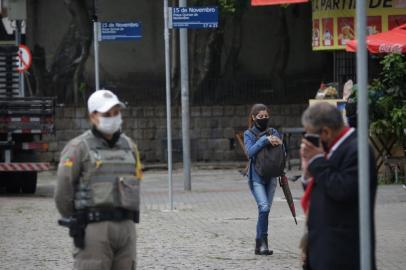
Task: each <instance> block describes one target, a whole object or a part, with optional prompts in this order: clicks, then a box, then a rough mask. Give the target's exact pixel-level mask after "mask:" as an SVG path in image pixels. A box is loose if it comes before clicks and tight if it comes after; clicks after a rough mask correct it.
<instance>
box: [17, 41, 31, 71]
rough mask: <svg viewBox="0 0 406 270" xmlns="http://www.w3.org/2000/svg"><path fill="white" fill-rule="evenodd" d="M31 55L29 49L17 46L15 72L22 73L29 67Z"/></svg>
mask: <svg viewBox="0 0 406 270" xmlns="http://www.w3.org/2000/svg"><path fill="white" fill-rule="evenodd" d="M31 63H32V55H31V52H30V49H29V48H28V47H27V46H25V45H19V46H18V54H17V70H18V71H19V72H24V71H25V70H27V69H29V68H30V67H31Z"/></svg>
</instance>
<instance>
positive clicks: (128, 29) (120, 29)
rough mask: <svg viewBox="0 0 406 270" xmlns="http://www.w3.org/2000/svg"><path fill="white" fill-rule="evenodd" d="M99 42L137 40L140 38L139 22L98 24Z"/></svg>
mask: <svg viewBox="0 0 406 270" xmlns="http://www.w3.org/2000/svg"><path fill="white" fill-rule="evenodd" d="M99 29H100V31H99V35H98V40H99V41H113V40H137V39H141V38H142V34H141V23H139V22H99Z"/></svg>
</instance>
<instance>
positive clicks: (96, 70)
mask: <svg viewBox="0 0 406 270" xmlns="http://www.w3.org/2000/svg"><path fill="white" fill-rule="evenodd" d="M93 45H94V74H95V84H94V85H95V88H96V89H95V90H96V91H97V90H100V73H99V23H98V22H97V19H96V18H95V20H94V21H93Z"/></svg>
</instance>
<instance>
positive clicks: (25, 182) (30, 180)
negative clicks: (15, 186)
mask: <svg viewBox="0 0 406 270" xmlns="http://www.w3.org/2000/svg"><path fill="white" fill-rule="evenodd" d="M21 190H22V192H23V193H26V194H33V193H35V191H36V190H37V172H24V174H23V176H22V183H21Z"/></svg>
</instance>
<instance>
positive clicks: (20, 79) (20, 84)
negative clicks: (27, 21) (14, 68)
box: [15, 20, 25, 97]
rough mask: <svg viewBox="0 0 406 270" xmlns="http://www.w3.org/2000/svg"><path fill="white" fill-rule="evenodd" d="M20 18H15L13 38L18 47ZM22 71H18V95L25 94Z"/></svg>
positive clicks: (22, 95) (19, 41)
mask: <svg viewBox="0 0 406 270" xmlns="http://www.w3.org/2000/svg"><path fill="white" fill-rule="evenodd" d="M21 31H22V30H21V20H16V33H15V39H16V46H17V49H18V46H20V44H21ZM20 64H21V63H20ZM24 86H25V85H24V71H21V72H19V74H18V88H19V95H20V97H24V96H25V87H24Z"/></svg>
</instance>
